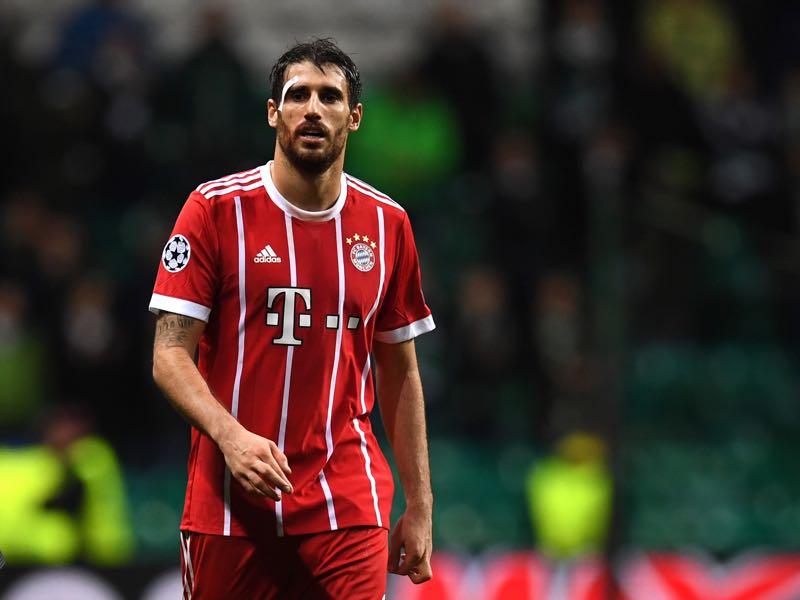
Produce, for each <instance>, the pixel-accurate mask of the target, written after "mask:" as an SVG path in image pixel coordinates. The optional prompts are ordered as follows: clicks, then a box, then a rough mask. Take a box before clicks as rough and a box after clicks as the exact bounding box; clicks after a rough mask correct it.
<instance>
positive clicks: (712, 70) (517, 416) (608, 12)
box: [0, 0, 800, 549]
mask: <svg viewBox="0 0 800 600" xmlns="http://www.w3.org/2000/svg"><path fill="white" fill-rule="evenodd" d="M221 6H222V4H220V5H216V7H215V8H214V7H212V8H204V9H202V10H200V9H198V10H197V13H196V14H194V15H192V16H191V18H194V19H196V20H197V29H196V44H195V47H194V48H193V50H192V51H191V52H190V53H189V54H188V55H186V56H184V57H182V58H181V59H180V60H178V61H177V62H169V61H167V60H165V58H164V57H162V56H159V55H158V54H157V53H155V52H154V51H153V47H152V45H151V44H150V43H149V33H148V32H149V30H150V28H151V26H152V24H151V23H148V22H146V21H145V20H143V19H142V17H141V16H140V15H139V14H138V13H136V12H135V11H131V10H129V8H128V7H127V6H126V4H125V3H124V2H122V1H113V0H104V1H100V0H98V1H94V2H85V3H81V4H80V5H79V6H77V7H76V9H75V11H74V12H73V13H72V14H70V15H68V18H66V19H65V20H64V22H63V24H62V26H61V29H60V32H59V38H58V40H57V43H54V44H53V45H52V46H53V51H52V53H51V55H49V56H46V57H44V58H42V57H39V58H38V59H37V60H35V61H32V60H30V59H26V56H25V55H24V53H21V52H20V51H19V48H20V45H19V43H18V42H19V40H18V39H16V38H15V23H14V22H13V19H8V20H6V22H0V73H2V80H3V82H4V85H3V89H4V93H3V98H2V101H0V120H1V121H0V123H1V127H2V131H3V134H4V139H5V144H6V152H5V153H4V156H5V158H4V160H3V161H2V162H1V163H0V169H2V173H1V177H2V188H1V189H0V219H1V220H0V231H1V232H2V233H0V247H1V251H2V256H3V269H2V274H1V275H0V356H2V361H0V382H2V384H1V385H0V442H2V443H8V444H16V443H24V442H26V441H31V440H37V439H40V436H41V433H42V426H43V423H44V422H46V418H47V415H48V414H49V413H50V412H51V411H52V410H53V409H54V408H56V407H64V406H80V407H82V409H83V410H84V411H85V412H86V414H88V415H89V416H90V418H91V420H92V421H93V426H94V429H95V430H96V431H97V432H99V433H100V434H102V435H103V436H105V437H106V438H107V439H108V440H110V441H111V443H112V444H113V446H114V447H115V448H116V450H117V452H118V453H119V455H120V456H121V458H122V461H123V463H125V464H127V465H136V464H141V465H147V464H152V463H153V462H155V461H174V462H176V463H181V462H182V461H183V460H184V457H185V448H186V443H187V440H188V436H187V433H186V429H185V426H184V424H183V423H182V422H181V421H180V419H179V418H178V417H177V416H176V415H175V414H173V412H172V410H171V409H170V408H169V406H168V404H167V403H166V402H165V401H164V400H163V399H162V398H161V397H160V395H159V394H158V392H157V391H156V390H155V389H154V386H153V385H152V383H151V378H150V368H151V367H150V365H151V362H150V346H151V343H152V330H153V318H152V316H151V315H149V314H148V312H147V308H146V307H147V303H148V299H149V295H150V292H151V290H152V283H153V279H154V276H155V272H156V267H157V265H158V259H159V256H160V252H161V248H162V246H163V243H164V241H165V240H166V235H167V234H168V232H169V230H170V228H171V225H172V223H173V221H174V218H175V216H176V215H177V213H178V211H179V209H180V206H181V205H182V203H183V201H184V199H185V198H186V196H187V195H188V193H189V192H190V191H191V190H192V189H193V188H194V187H195V186H196V185H198V184H199V183H201V182H203V181H206V180H209V179H213V178H216V177H219V176H222V175H224V174H227V173H231V172H235V171H239V170H243V169H246V168H251V167H252V166H255V165H258V164H262V163H264V162H265V161H266V160H268V159H269V158H270V156H271V152H272V147H273V144H274V137H273V134H272V132H271V130H270V129H269V128H268V127H267V124H266V119H265V116H264V115H265V108H264V107H265V101H266V95H267V83H266V73H261V72H253V69H252V66H251V65H249V64H248V63H246V62H245V61H244V60H243V59H242V58H241V57H240V56H239V55H238V54H237V51H236V50H235V47H234V45H233V44H232V43H231V35H232V34H233V33H234V31H233V30H232V28H231V27H230V26H229V21H228V19H227V18H226V12H225V10H224V9H223V8H221ZM537 17H538V19H539V20H540V33H541V37H540V39H536V40H531V47H532V48H535V49H536V52H535V54H536V56H537V59H536V61H535V64H534V65H533V66H532V68H531V69H530V70H528V71H525V72H518V71H516V70H515V69H514V68H510V67H509V65H507V64H505V62H504V58H503V56H501V55H498V54H497V53H496V52H494V51H493V48H494V45H493V43H492V42H493V40H496V39H497V37H498V36H502V32H501V31H490V30H486V29H485V28H482V27H481V26H480V22H479V21H477V20H475V19H473V18H471V15H470V14H468V13H467V12H465V11H463V10H461V9H460V8H459V7H458V4H457V3H453V4H450V3H446V4H443V5H442V6H441V7H440V8H439V9H438V10H437V12H436V13H435V14H434V15H433V16H432V18H431V19H430V20H429V23H430V26H429V29H428V30H426V31H420V32H419V45H418V50H417V52H416V54H415V55H414V56H412V57H410V58H409V60H408V61H407V68H406V69H404V70H403V72H401V73H392V74H391V75H392V76H391V77H385V76H382V75H383V74H381V73H380V72H377V73H368V74H366V82H365V83H366V85H365V94H364V100H363V101H364V104H365V119H364V126H363V127H362V130H361V131H359V132H358V133H357V134H354V135H353V136H352V137H351V141H350V144H349V146H348V154H347V156H348V160H347V163H346V170H348V171H349V172H350V173H352V174H353V175H355V176H357V177H359V178H362V179H364V180H366V181H368V182H370V183H372V184H373V185H375V186H376V187H378V188H379V189H381V190H383V191H384V192H386V193H388V194H390V195H392V196H393V197H394V198H395V199H396V200H397V201H398V202H400V203H401V204H403V205H404V206H405V207H406V208H407V209H408V211H409V213H410V215H411V218H412V222H413V223H414V227H415V232H416V236H417V243H418V246H419V248H420V252H421V256H422V263H423V265H422V266H423V274H424V276H425V284H424V288H425V291H426V296H427V299H428V302H429V304H430V305H431V307H432V309H433V312H434V315H435V318H436V321H437V324H438V327H439V328H438V330H437V333H436V334H434V335H433V336H431V337H430V339H425V340H422V341H421V342H420V344H419V348H418V350H419V353H420V359H421V365H422V370H423V381H424V383H425V385H426V396H427V400H428V403H429V415H430V430H431V432H432V435H433V436H435V437H444V438H455V439H460V440H469V441H478V442H479V443H486V444H498V445H503V444H511V443H519V444H527V445H530V446H533V447H535V448H537V449H539V450H541V451H542V452H546V451H547V449H548V448H550V447H551V445H552V444H555V443H556V441H557V440H559V439H560V438H561V437H562V436H564V435H566V434H569V433H570V432H574V431H579V430H582V431H590V432H592V433H594V434H595V435H597V436H598V437H599V438H600V439H602V440H604V441H605V442H606V443H607V444H608V445H609V447H610V448H611V454H610V457H611V458H610V460H611V462H612V463H613V467H614V471H615V473H617V474H618V475H619V474H620V473H621V472H627V471H625V470H626V469H633V470H634V471H635V469H636V468H638V467H637V466H636V465H640V468H641V469H643V470H645V471H649V470H651V469H653V468H659V467H656V466H654V465H656V463H653V462H647V461H646V460H645V459H646V457H645V459H642V458H641V456H642V454H637V453H636V449H637V448H639V447H642V448H644V447H646V446H647V442H649V441H653V440H654V439H656V438H657V439H659V440H662V441H664V440H666V441H669V439H673V438H676V437H679V438H681V439H682V440H683V441H685V442H686V443H687V444H689V445H691V444H692V443H701V442H702V441H703V440H704V439H709V438H710V436H711V434H709V433H708V432H709V431H710V430H711V429H713V428H714V427H717V426H719V427H721V428H722V429H723V430H724V433H725V434H731V435H734V434H736V433H737V432H741V433H742V435H743V436H745V438H746V440H745V441H746V442H747V443H751V442H752V443H751V446H752V445H753V443H755V444H756V446H758V443H757V442H758V440H764V439H765V438H768V437H770V436H772V435H773V434H775V435H778V434H781V435H784V437H785V438H787V439H788V437H790V436H792V435H796V434H797V433H798V432H800V409H798V408H797V407H796V406H792V403H791V399H792V397H793V394H795V393H796V391H797V385H796V381H795V377H794V375H793V374H792V365H793V361H794V360H795V352H794V348H795V343H794V339H796V337H797V336H796V334H797V333H799V331H798V328H799V327H800V322H798V319H797V316H796V313H797V311H796V298H797V295H798V292H800V286H798V281H799V280H800V277H798V275H800V262H798V261H797V260H793V259H794V258H795V257H798V258H800V256H798V251H797V245H796V236H797V229H798V224H800V194H799V193H798V191H799V190H800V186H798V183H800V46H799V45H798V44H797V32H798V31H800V5H797V4H796V3H792V2H774V3H766V4H764V3H758V2H749V1H747V0H732V1H730V2H721V1H717V0H652V1H642V2H637V1H634V0H626V1H622V0H621V1H616V2H603V1H601V0H562V1H556V0H548V1H545V0H542V1H541V2H540V3H538V4H537ZM309 33H310V34H317V35H323V36H324V35H325V34H326V32H324V31H319V32H309ZM344 49H345V50H346V51H347V50H348V48H346V47H345V48H344ZM274 58H275V57H271V60H272V59H274ZM271 60H270V62H271ZM375 157H379V159H378V160H375ZM726 349H727V350H726ZM754 349H755V350H754ZM726 351H727V354H726V353H725V352H726ZM754 352H755V353H756V354H757V355H758V356H763V357H766V358H763V361H762V362H763V363H764V364H761V363H758V362H757V360H756V359H753V356H754ZM687 357H689V358H687ZM681 360H686V364H687V365H688V366H687V368H686V369H680V368H679V367H677V366H676V365H677V364H679V363H680V361H681ZM754 360H756V362H754ZM726 361H727V362H726ZM759 364H761V366H760V367H759V366H758V365H759ZM753 365H756V366H753ZM765 365H766V366H765ZM762 367H763V368H762ZM670 369H672V370H670ZM715 369H716V371H715ZM736 369H739V372H737V371H736ZM741 369H743V370H744V371H745V372H750V373H751V375H752V376H751V377H750V376H748V375H747V374H745V375H742V373H741ZM748 369H750V371H748ZM759 369H761V370H759ZM795 370H796V369H795ZM762 375H763V377H762V379H759V377H760V376H762ZM692 377H694V379H691V378H692ZM715 377H716V379H715ZM742 377H744V378H745V379H746V380H747V381H748V382H751V383H752V389H750V391H749V392H748V391H747V390H745V391H743V392H741V394H742V397H744V398H745V400H743V401H742V402H740V403H739V404H737V405H736V407H734V408H733V409H731V408H730V407H729V406H728V405H727V404H726V399H728V398H730V397H736V398H738V397H739V396H737V395H736V394H737V393H738V392H736V391H735V390H734V391H731V390H732V389H733V388H732V386H735V385H736V382H737V381H739V380H740V379H741V378H742ZM748 377H750V378H749V379H748ZM681 378H683V379H681ZM687 378H688V379H691V381H688V380H687ZM751 380H752V381H751ZM762 380H763V381H762ZM676 382H677V383H676ZM753 382H755V383H753ZM673 384H674V385H673ZM762 384H763V385H772V386H773V388H774V389H772V390H771V391H768V392H767V391H764V388H763V387H761V386H762ZM681 385H682V386H683V387H681ZM742 385H744V384H742ZM659 386H662V387H659ZM670 386H672V387H670ZM662 388H663V389H667V388H668V389H667V391H664V392H663V394H662V395H661V396H659V395H658V393H661V392H659V390H662ZM736 389H737V390H738V389H739V388H736ZM654 390H655V392H654ZM676 390H677V391H676ZM662 391H663V390H662ZM794 397H796V396H794ZM654 398H655V399H654ZM765 398H768V399H772V400H773V401H774V402H773V404H770V406H772V407H773V408H768V407H766V408H765V407H764V405H763V402H764V399H765ZM659 399H661V400H663V402H662V403H661V404H658V402H659ZM676 399H677V400H679V401H676V402H674V401H675V400H676ZM648 402H650V404H648ZM706 402H708V403H710V406H711V407H712V408H709V409H708V410H707V411H705V412H704V410H703V409H701V408H698V405H703V404H704V403H706ZM795 404H796V403H795ZM729 410H733V411H734V413H735V414H733V416H731V415H730V414H729ZM713 411H717V412H713ZM736 411H738V412H736ZM723 414H724V415H726V418H725V419H723V417H722V415H723ZM698 415H699V416H698ZM703 415H705V417H703ZM728 417H729V418H728ZM704 418H705V419H706V420H703V419H704ZM720 423H724V425H720ZM667 424H669V427H668V426H667ZM726 439H728V438H726ZM742 439H744V438H742ZM736 440H740V438H738V437H736V438H735V439H734V440H733V441H732V442H731V443H733V442H735V441H736ZM753 440H756V442H753ZM729 441H730V440H729ZM751 446H748V448H749V447H751ZM759 447H760V446H759ZM631 449H633V450H632V454H626V450H631ZM699 449H700V450H702V446H699ZM753 452H756V451H755V450H754V451H753ZM745 454H746V453H745ZM629 455H633V456H635V457H636V460H633V461H632V464H633V466H631V464H629V462H626V459H625V457H626V456H629ZM748 456H750V455H748ZM656 458H657V457H656ZM656 458H654V459H653V460H656ZM751 459H752V456H751ZM641 460H645V462H644V463H641ZM752 460H755V459H752ZM636 461H640V462H636ZM640 463H641V464H640ZM752 464H756V463H752ZM520 478H521V475H520ZM520 485H521V484H520ZM645 487H646V486H645ZM798 487H800V486H798ZM647 489H650V488H647ZM657 492H658V488H657V487H656V488H655V491H654V492H653V493H654V494H655V493H657ZM637 493H639V492H632V493H631V498H630V499H629V501H630V502H632V503H635V502H636V494H637ZM641 493H642V494H646V493H649V492H647V491H646V490H645V491H644V492H641ZM658 493H660V492H658ZM781 493H783V494H784V495H783V496H781ZM793 493H794V492H791V493H790V492H778V496H780V498H779V499H778V500H775V499H774V496H775V494H774V493H773V495H772V496H770V497H769V498H768V499H767V500H766V501H767V502H772V503H773V505H781V502H783V504H789V503H791V501H792V495H791V494H793ZM781 498H783V500H781ZM642 501H643V500H642ZM755 501H758V499H757V498H756V500H755ZM770 506H772V505H770ZM770 510H771V509H770ZM687 519H688V521H687V522H686V523H684V525H685V528H686V530H687V531H689V530H690V529H691V527H690V525H691V518H690V517H687ZM786 519H789V520H788V521H785V522H783V523H784V525H785V524H786V523H790V524H791V526H792V527H795V528H794V529H793V531H795V532H796V531H797V530H798V529H797V528H800V513H797V511H795V512H794V513H792V514H791V515H789V516H787V517H786ZM632 527H634V529H635V526H632ZM642 527H643V528H644V529H643V531H646V532H648V533H649V534H652V529H648V527H649V526H648V527H645V526H644V525H642ZM776 527H778V525H776ZM715 539H716V538H709V540H710V541H709V544H711V545H712V547H713V543H717V545H718V548H720V549H725V548H728V547H731V546H732V545H733V546H735V544H736V543H737V541H736V540H738V539H739V538H736V539H734V540H733V541H731V539H730V538H726V539H722V540H721V541H720V540H719V539H716V542H715V541H714V540H715ZM726 544H727V545H726Z"/></svg>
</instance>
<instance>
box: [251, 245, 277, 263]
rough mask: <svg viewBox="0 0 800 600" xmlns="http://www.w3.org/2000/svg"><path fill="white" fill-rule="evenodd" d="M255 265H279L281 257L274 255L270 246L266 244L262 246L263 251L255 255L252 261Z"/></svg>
mask: <svg viewBox="0 0 800 600" xmlns="http://www.w3.org/2000/svg"><path fill="white" fill-rule="evenodd" d="M253 262H255V263H279V262H281V257H280V256H278V255H277V254H275V250H273V249H272V246H270V245H269V244H267V245H266V246H264V249H263V250H262V251H261V252H259V253H258V254H256V257H255V258H254V259H253Z"/></svg>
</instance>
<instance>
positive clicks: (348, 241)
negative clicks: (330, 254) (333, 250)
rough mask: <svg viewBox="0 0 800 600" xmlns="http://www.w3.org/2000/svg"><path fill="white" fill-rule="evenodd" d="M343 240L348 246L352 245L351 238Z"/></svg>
mask: <svg viewBox="0 0 800 600" xmlns="http://www.w3.org/2000/svg"><path fill="white" fill-rule="evenodd" d="M345 242H347V244H348V245H350V246H352V245H353V240H351V239H350V238H347V239H346V240H345Z"/></svg>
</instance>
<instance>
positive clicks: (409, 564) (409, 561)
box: [397, 547, 422, 575]
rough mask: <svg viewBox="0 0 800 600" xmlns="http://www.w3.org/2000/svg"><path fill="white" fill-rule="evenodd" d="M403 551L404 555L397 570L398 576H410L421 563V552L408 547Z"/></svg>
mask: <svg viewBox="0 0 800 600" xmlns="http://www.w3.org/2000/svg"><path fill="white" fill-rule="evenodd" d="M405 550H406V553H405V554H404V555H403V556H402V557H401V560H400V567H399V568H398V569H397V574H398V575H411V573H412V572H413V571H415V570H416V568H417V565H419V563H420V562H421V561H422V552H420V551H417V550H416V549H414V548H408V547H406V548H405Z"/></svg>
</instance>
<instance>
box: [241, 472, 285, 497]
mask: <svg viewBox="0 0 800 600" xmlns="http://www.w3.org/2000/svg"><path fill="white" fill-rule="evenodd" d="M238 479H239V481H240V483H241V484H242V487H244V488H245V489H248V486H249V487H250V489H251V490H252V493H254V494H255V495H257V496H266V497H268V498H272V499H273V500H275V501H276V502H277V501H279V500H280V499H281V497H280V494H279V493H277V492H276V491H275V490H274V489H273V488H272V487H270V486H269V485H267V483H266V482H265V481H264V480H263V479H262V478H261V477H259V475H258V474H257V473H253V472H250V473H247V474H246V475H244V476H243V477H241V478H238Z"/></svg>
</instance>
